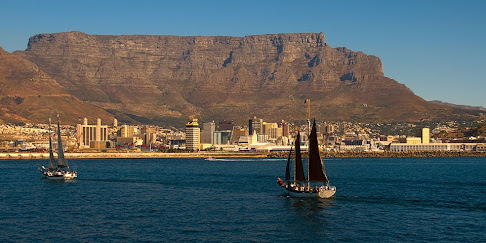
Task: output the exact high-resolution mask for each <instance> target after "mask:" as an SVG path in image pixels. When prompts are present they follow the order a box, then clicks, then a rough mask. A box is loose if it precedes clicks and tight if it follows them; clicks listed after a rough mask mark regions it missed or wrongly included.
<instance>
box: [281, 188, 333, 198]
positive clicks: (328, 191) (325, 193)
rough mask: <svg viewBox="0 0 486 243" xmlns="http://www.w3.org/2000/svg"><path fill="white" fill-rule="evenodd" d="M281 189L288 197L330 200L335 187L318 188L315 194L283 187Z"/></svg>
mask: <svg viewBox="0 0 486 243" xmlns="http://www.w3.org/2000/svg"><path fill="white" fill-rule="evenodd" d="M281 187H282V190H283V191H284V192H285V193H286V194H288V195H289V196H291V197H299V198H305V197H307V198H309V197H311V198H318V197H319V198H330V197H332V196H334V194H335V193H336V187H329V188H326V187H325V186H322V187H320V188H319V191H318V192H316V191H312V192H311V191H296V190H293V189H292V188H287V187H284V186H281Z"/></svg>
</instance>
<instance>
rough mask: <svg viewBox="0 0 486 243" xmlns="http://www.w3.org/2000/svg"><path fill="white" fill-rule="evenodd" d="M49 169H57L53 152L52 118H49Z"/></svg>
mask: <svg viewBox="0 0 486 243" xmlns="http://www.w3.org/2000/svg"><path fill="white" fill-rule="evenodd" d="M49 169H51V170H55V169H57V166H56V160H55V159H54V153H53V152H52V139H51V118H49Z"/></svg>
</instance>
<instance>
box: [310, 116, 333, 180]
mask: <svg viewBox="0 0 486 243" xmlns="http://www.w3.org/2000/svg"><path fill="white" fill-rule="evenodd" d="M316 130H317V129H316V121H315V120H314V124H313V125H312V131H311V133H310V137H309V181H315V182H328V179H327V176H326V173H325V171H324V166H323V165H322V160H321V156H320V155H319V146H318V144H317V131H316Z"/></svg>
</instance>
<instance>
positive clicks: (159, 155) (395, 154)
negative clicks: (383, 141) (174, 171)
mask: <svg viewBox="0 0 486 243" xmlns="http://www.w3.org/2000/svg"><path fill="white" fill-rule="evenodd" d="M321 156H322V157H323V158H410V157H486V152H472V151H434V152H431V151H427V152H425V151H421V152H417V151H414V152H349V151H347V152H323V153H321ZM65 157H66V158H67V159H147V158H207V157H213V158H216V159H217V158H287V157H288V152H250V153H249V152H239V153H238V152H197V153H161V152H150V153H66V154H65ZM303 157H307V155H306V153H303ZM2 159H49V153H28V152H21V153H14V152H12V153H0V160H2Z"/></svg>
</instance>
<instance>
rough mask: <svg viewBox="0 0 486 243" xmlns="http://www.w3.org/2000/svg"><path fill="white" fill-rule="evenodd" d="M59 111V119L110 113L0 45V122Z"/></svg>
mask: <svg viewBox="0 0 486 243" xmlns="http://www.w3.org/2000/svg"><path fill="white" fill-rule="evenodd" d="M57 113H60V114H61V115H62V119H61V121H62V122H63V123H75V122H78V119H80V118H82V117H84V116H87V117H91V118H96V117H102V118H105V119H109V118H112V117H113V116H112V115H110V114H109V113H107V112H106V111H104V110H103V109H101V108H99V107H96V106H94V105H91V104H88V103H85V102H82V101H80V100H79V99H77V98H76V97H73V96H72V95H70V94H68V93H67V92H66V91H64V89H63V88H62V87H61V86H60V85H59V84H58V83H57V82H56V80H54V79H53V78H51V77H50V76H49V75H47V74H46V73H44V72H43V71H42V70H40V69H39V67H38V66H37V65H35V64H33V63H32V62H30V61H28V60H25V59H23V58H21V57H19V56H17V55H13V54H10V53H8V52H6V51H5V50H3V49H2V48H0V123H15V122H38V123H47V122H48V118H49V117H52V118H55V116H56V114H57Z"/></svg>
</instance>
